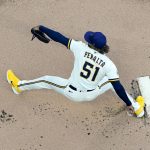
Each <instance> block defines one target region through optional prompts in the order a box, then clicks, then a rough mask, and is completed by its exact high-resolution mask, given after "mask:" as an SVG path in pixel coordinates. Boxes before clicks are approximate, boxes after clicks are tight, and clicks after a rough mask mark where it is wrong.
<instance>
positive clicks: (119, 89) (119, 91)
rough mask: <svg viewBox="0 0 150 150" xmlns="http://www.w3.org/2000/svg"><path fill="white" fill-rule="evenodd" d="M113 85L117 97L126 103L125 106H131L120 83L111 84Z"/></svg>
mask: <svg viewBox="0 0 150 150" xmlns="http://www.w3.org/2000/svg"><path fill="white" fill-rule="evenodd" d="M111 84H112V85H113V87H114V89H115V91H116V93H117V95H118V96H119V97H120V98H121V99H122V100H123V101H124V102H125V103H126V105H127V106H131V101H130V100H129V98H128V96H127V94H126V92H125V89H124V87H123V86H122V84H121V83H120V81H114V82H111Z"/></svg>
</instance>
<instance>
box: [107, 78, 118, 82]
mask: <svg viewBox="0 0 150 150" xmlns="http://www.w3.org/2000/svg"><path fill="white" fill-rule="evenodd" d="M118 80H119V78H114V79H109V82H114V81H118Z"/></svg>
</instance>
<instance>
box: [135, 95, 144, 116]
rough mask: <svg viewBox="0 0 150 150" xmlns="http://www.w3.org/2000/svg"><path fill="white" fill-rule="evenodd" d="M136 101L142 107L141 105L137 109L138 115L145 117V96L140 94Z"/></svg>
mask: <svg viewBox="0 0 150 150" xmlns="http://www.w3.org/2000/svg"><path fill="white" fill-rule="evenodd" d="M136 102H138V104H139V106H140V107H139V109H137V110H136V111H135V114H136V116H137V117H143V116H144V105H145V104H144V98H143V97H142V96H138V97H137V98H136Z"/></svg>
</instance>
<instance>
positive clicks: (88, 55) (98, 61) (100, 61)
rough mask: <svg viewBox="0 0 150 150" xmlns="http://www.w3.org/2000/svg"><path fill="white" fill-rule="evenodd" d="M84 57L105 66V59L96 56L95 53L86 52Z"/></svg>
mask: <svg viewBox="0 0 150 150" xmlns="http://www.w3.org/2000/svg"><path fill="white" fill-rule="evenodd" d="M84 57H86V58H89V59H91V60H93V61H94V62H95V63H97V64H98V65H100V66H101V67H104V66H105V62H104V61H103V60H101V59H100V58H99V57H97V56H95V55H93V54H91V53H89V52H85V54H84Z"/></svg>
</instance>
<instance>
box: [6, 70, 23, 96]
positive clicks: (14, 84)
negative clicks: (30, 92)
mask: <svg viewBox="0 0 150 150" xmlns="http://www.w3.org/2000/svg"><path fill="white" fill-rule="evenodd" d="M7 81H8V83H9V84H10V85H11V87H12V90H13V92H14V93H15V94H20V93H21V90H20V88H19V87H18V84H19V81H20V79H19V78H18V77H16V76H15V74H14V73H13V71H12V70H8V71H7Z"/></svg>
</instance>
